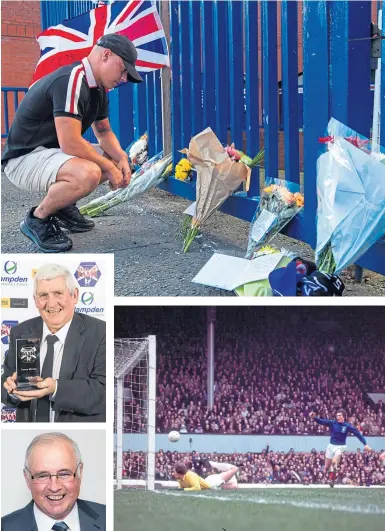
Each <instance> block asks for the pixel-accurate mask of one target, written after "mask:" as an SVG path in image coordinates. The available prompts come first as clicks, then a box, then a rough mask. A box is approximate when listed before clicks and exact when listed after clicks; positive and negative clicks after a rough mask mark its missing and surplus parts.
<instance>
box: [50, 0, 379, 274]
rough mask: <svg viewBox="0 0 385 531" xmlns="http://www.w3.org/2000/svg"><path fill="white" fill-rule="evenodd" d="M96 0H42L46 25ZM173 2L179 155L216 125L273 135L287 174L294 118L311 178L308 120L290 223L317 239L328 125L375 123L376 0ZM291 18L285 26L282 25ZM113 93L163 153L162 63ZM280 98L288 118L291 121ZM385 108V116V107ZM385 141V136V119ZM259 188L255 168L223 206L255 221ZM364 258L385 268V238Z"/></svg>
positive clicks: (122, 130)
mask: <svg viewBox="0 0 385 531" xmlns="http://www.w3.org/2000/svg"><path fill="white" fill-rule="evenodd" d="M381 4H382V5H383V4H385V2H381ZM92 7H93V4H92V2H89V1H88V2H87V1H86V2H85V1H50V2H45V1H42V2H41V10H42V21H43V27H44V28H45V27H47V26H51V25H54V24H58V23H59V22H60V21H61V20H63V19H64V18H68V17H70V16H75V15H77V14H80V13H82V12H84V11H86V10H88V9H91V8H92ZM169 7H170V39H171V45H170V55H171V66H172V75H171V88H170V90H171V105H172V117H171V122H172V151H173V156H174V160H175V161H177V160H178V159H179V158H180V156H181V155H180V154H179V150H180V149H182V148H184V147H187V146H188V143H189V140H190V138H191V136H193V135H194V134H196V133H198V132H199V131H201V130H202V129H204V128H206V127H208V126H210V127H211V128H212V129H213V130H214V131H215V132H216V134H217V136H218V138H219V140H220V141H221V142H222V143H223V144H226V143H227V142H229V141H230V142H232V141H234V142H235V144H236V146H237V147H239V148H244V149H246V151H247V153H248V154H250V155H254V154H255V153H256V152H258V150H259V148H260V145H259V144H260V133H262V134H263V136H264V145H265V149H266V160H265V174H266V175H267V176H269V177H278V172H279V168H278V166H279V164H278V160H279V159H278V144H279V141H278V139H279V130H280V129H281V125H283V139H284V147H285V152H284V171H285V178H286V179H288V180H290V181H294V182H300V180H301V179H300V177H301V176H300V160H299V142H300V136H299V128H302V123H303V148H304V168H303V169H304V172H303V184H304V192H305V208H304V215H303V216H302V217H299V218H297V219H296V220H294V222H293V223H291V224H290V225H289V226H288V229H287V232H288V234H289V235H291V236H294V237H296V238H299V239H301V240H303V241H305V242H308V243H310V244H311V245H312V246H313V247H314V245H315V238H316V221H315V217H316V206H317V197H316V160H317V157H318V156H319V154H320V152H321V149H323V148H322V147H321V146H320V144H319V143H318V137H320V136H323V135H324V131H325V127H326V125H327V122H328V120H329V118H330V117H331V116H335V117H336V118H337V119H340V120H341V121H343V122H346V123H347V124H348V125H349V126H350V127H353V128H355V129H356V130H358V131H359V132H360V133H362V134H365V135H367V136H368V135H369V131H370V125H371V119H372V108H371V105H372V101H373V99H372V96H371V94H370V90H369V87H370V41H369V37H370V21H371V2H367V1H365V0H363V1H355V2H351V1H349V0H342V1H337V0H336V1H326V0H320V1H314V0H304V1H303V2H302V3H297V2H291V1H290V0H282V1H281V2H278V3H277V2H274V1H270V0H269V1H268V0H262V1H258V2H257V1H254V0H243V1H238V0H213V1H207V0H206V1H203V0H201V1H197V0H170V1H169ZM384 7H385V6H384ZM300 10H301V11H300ZM383 13H384V11H383ZM383 16H384V17H385V13H384V15H383ZM279 22H281V32H278V31H277V27H278V23H279ZM384 22H385V20H384ZM301 25H302V34H303V45H302V50H303V61H302V62H303V65H302V67H299V65H298V62H299V61H298V49H299V48H298V32H297V28H301ZM384 27H385V25H384ZM279 45H280V49H281V56H280V57H279V56H278V49H279ZM382 50H383V54H382V59H381V61H382V77H383V80H382V81H383V82H382V94H381V101H382V102H383V104H384V102H385V93H384V90H385V64H384V63H385V41H382ZM299 71H301V72H302V71H303V101H300V102H299V101H298V72H299ZM279 81H280V83H279ZM279 85H280V86H281V94H282V95H281V97H280V96H279V92H280V89H279ZM109 97H110V110H111V122H112V126H113V128H114V131H116V132H117V135H118V136H119V139H120V141H121V143H122V145H123V146H125V145H128V144H129V142H131V141H132V140H133V139H135V138H138V137H139V136H140V134H142V133H143V132H144V131H145V130H147V131H148V133H149V139H150V151H151V154H154V153H157V152H158V151H160V150H161V149H162V115H161V84H160V72H156V73H154V74H151V75H147V76H146V77H145V83H142V84H140V85H129V84H128V85H127V86H124V87H121V88H119V89H118V90H114V91H112V92H111V93H110V96H109ZM301 97H302V96H301ZM280 98H281V102H282V103H283V108H284V113H283V124H280V115H279V99H280ZM302 105H303V121H302V112H301V109H302ZM245 109H246V112H245ZM382 115H383V116H385V109H384V112H383V113H382ZM381 142H382V144H383V145H384V144H385V120H384V119H383V120H382V129H381ZM164 188H165V189H167V190H169V191H170V192H173V193H175V194H178V195H182V196H184V197H187V198H190V199H194V198H195V187H194V183H184V182H180V181H177V180H176V179H174V178H169V179H168V180H167V182H166V183H165V184H164ZM259 193H260V175H259V171H258V170H257V169H255V170H253V174H252V179H251V187H250V190H249V192H248V194H246V193H243V192H237V193H236V194H234V195H233V196H232V197H230V198H229V199H228V201H226V203H225V204H224V205H223V207H222V210H223V211H225V212H227V213H230V214H232V215H235V216H237V217H240V218H242V219H246V220H250V219H251V218H252V216H253V214H254V211H255V208H256V205H257V203H258V200H259ZM359 264H360V265H362V266H363V267H366V268H368V269H372V270H375V271H378V272H381V273H383V274H385V242H384V241H381V242H379V243H378V244H376V245H375V246H373V247H372V249H370V251H369V252H368V253H366V255H365V256H364V257H363V258H362V259H361V260H360V262H359Z"/></svg>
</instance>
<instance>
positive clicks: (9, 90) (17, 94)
mask: <svg viewBox="0 0 385 531" xmlns="http://www.w3.org/2000/svg"><path fill="white" fill-rule="evenodd" d="M27 90H28V89H26V88H25V87H2V88H1V94H2V97H3V101H2V107H3V120H2V121H3V123H2V128H1V138H7V136H8V133H9V127H10V119H9V113H10V108H9V105H10V101H9V100H10V95H11V94H12V96H13V98H12V107H11V110H12V116H13V115H14V113H15V112H16V111H17V108H18V106H19V103H20V101H21V99H22V98H23V95H24V94H25V93H26V92H27Z"/></svg>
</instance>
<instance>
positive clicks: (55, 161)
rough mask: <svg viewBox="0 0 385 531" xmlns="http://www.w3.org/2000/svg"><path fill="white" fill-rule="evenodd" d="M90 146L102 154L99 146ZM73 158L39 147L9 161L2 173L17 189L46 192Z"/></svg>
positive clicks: (56, 149) (54, 149) (57, 151)
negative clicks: (59, 172)
mask: <svg viewBox="0 0 385 531" xmlns="http://www.w3.org/2000/svg"><path fill="white" fill-rule="evenodd" d="M91 145H92V147H93V148H94V149H95V150H96V151H97V152H98V153H99V154H101V155H102V154H103V153H104V152H103V150H102V148H101V147H100V146H99V144H91ZM73 158H74V156H73V155H67V154H66V153H64V152H63V151H62V150H61V149H58V148H50V149H49V148H45V147H44V146H39V147H37V148H36V149H34V150H33V151H31V153H27V155H22V156H21V157H17V158H15V159H10V160H9V161H8V162H7V164H6V166H5V168H4V173H5V175H6V176H7V177H8V179H9V180H10V181H11V183H12V184H14V185H15V186H17V188H21V189H22V190H28V191H29V192H47V191H48V188H49V187H50V186H51V184H53V183H54V182H55V181H56V176H57V174H58V171H59V170H60V168H61V167H62V166H63V164H64V163H65V162H67V160H70V159H73Z"/></svg>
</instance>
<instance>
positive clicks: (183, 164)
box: [177, 159, 192, 171]
mask: <svg viewBox="0 0 385 531" xmlns="http://www.w3.org/2000/svg"><path fill="white" fill-rule="evenodd" d="M177 166H179V167H180V168H181V170H183V171H190V170H191V168H192V165H191V162H190V161H189V160H187V159H181V160H180V161H179V162H178V164H177Z"/></svg>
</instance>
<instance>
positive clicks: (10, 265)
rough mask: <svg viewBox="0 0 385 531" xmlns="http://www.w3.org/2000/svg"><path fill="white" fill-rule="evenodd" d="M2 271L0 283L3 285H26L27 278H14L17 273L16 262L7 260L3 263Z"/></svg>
mask: <svg viewBox="0 0 385 531" xmlns="http://www.w3.org/2000/svg"><path fill="white" fill-rule="evenodd" d="M3 271H4V273H5V276H2V277H1V283H2V284H5V285H9V284H27V282H28V278H27V277H20V276H16V273H17V262H14V261H13V260H8V261H7V262H5V264H4V267H3Z"/></svg>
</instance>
